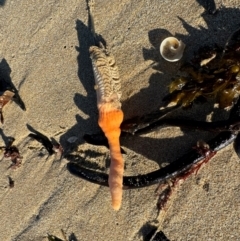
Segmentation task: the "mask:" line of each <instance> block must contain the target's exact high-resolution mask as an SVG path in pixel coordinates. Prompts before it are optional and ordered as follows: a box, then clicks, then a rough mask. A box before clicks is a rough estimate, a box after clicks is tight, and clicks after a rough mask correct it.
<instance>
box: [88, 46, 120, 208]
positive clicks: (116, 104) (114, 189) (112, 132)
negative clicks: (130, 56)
mask: <svg viewBox="0 0 240 241" xmlns="http://www.w3.org/2000/svg"><path fill="white" fill-rule="evenodd" d="M90 56H91V59H92V65H93V72H94V77H95V84H96V85H95V89H96V91H97V104H98V110H99V119H98V124H99V126H100V127H101V129H102V131H103V132H104V134H105V136H106V137H107V139H108V144H109V148H110V155H111V165H110V173H109V180H108V184H109V187H110V192H111V196H112V207H113V209H115V210H119V208H120V206H121V202H122V185H123V171H124V160H123V157H122V154H121V151H120V141H119V137H120V133H121V130H120V125H121V123H122V121H123V112H122V110H121V103H120V98H121V91H120V88H121V86H120V80H119V74H118V68H117V66H116V65H115V59H114V57H113V56H112V55H110V53H108V51H107V50H106V49H105V48H104V47H97V46H92V47H90Z"/></svg>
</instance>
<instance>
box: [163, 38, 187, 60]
mask: <svg viewBox="0 0 240 241" xmlns="http://www.w3.org/2000/svg"><path fill="white" fill-rule="evenodd" d="M185 46H186V45H185V44H184V43H183V42H182V41H181V40H180V41H179V40H178V39H176V38H174V37H168V38H165V39H164V40H163V41H162V43H161V45H160V54H161V55H162V57H163V58H164V59H165V60H167V61H169V62H176V61H178V60H180V59H181V58H182V55H183V51H184V49H185Z"/></svg>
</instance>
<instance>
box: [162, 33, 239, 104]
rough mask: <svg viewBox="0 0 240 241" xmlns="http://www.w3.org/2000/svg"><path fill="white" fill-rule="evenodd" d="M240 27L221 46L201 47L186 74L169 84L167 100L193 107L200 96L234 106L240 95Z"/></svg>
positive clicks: (184, 70)
mask: <svg viewBox="0 0 240 241" xmlns="http://www.w3.org/2000/svg"><path fill="white" fill-rule="evenodd" d="M239 35H240V30H237V31H236V32H234V34H232V35H231V36H230V39H229V40H228V41H227V43H226V45H225V46H224V47H223V48H221V47H218V46H215V47H201V48H199V50H198V52H197V53H195V55H194V58H193V59H192V61H191V62H190V63H186V64H184V65H183V66H182V67H181V71H182V72H184V73H185V74H186V75H185V76H184V75H183V76H180V77H177V78H175V79H174V80H173V81H172V82H171V83H170V85H169V95H167V96H166V97H164V99H163V100H164V101H166V102H167V104H170V103H175V104H178V105H181V106H182V107H191V105H192V104H193V102H194V101H195V100H197V99H198V98H199V97H203V98H204V99H206V100H209V99H214V100H215V102H216V103H217V104H218V105H219V107H220V108H231V107H232V106H233V105H234V103H236V101H237V99H238V98H239V95H240V41H239V39H240V37H239Z"/></svg>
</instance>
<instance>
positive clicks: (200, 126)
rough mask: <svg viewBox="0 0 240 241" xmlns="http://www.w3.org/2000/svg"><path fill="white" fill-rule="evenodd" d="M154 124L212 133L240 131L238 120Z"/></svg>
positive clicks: (163, 121) (171, 120)
mask: <svg viewBox="0 0 240 241" xmlns="http://www.w3.org/2000/svg"><path fill="white" fill-rule="evenodd" d="M156 124H158V125H167V126H177V127H184V128H188V129H194V130H203V131H212V132H222V131H239V130H240V120H223V121H214V122H206V121H195V120H184V119H164V120H162V121H161V122H158V123H155V125H156ZM151 128H153V127H151ZM142 131H143V130H142ZM137 133H139V134H140V133H142V132H140V131H139V132H137Z"/></svg>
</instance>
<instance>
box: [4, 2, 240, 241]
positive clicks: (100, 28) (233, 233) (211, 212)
mask: <svg viewBox="0 0 240 241" xmlns="http://www.w3.org/2000/svg"><path fill="white" fill-rule="evenodd" d="M205 2H207V1H201V0H198V1H197V0H196V1H190V0H175V1H169V0H168V1H159V0H147V1H146V0H133V1H129V0H123V1H117V0H112V1H107V0H95V4H94V12H93V15H94V20H95V30H96V32H97V33H99V34H101V36H102V37H103V38H104V39H105V41H106V43H107V45H108V48H109V50H110V51H111V52H112V54H113V55H114V56H115V58H116V62H117V65H118V67H119V72H120V75H121V84H122V93H123V95H122V109H123V111H124V114H125V118H126V119H127V118H130V117H133V116H136V115H144V114H146V113H149V112H151V111H153V110H155V109H157V108H159V107H161V106H163V102H162V98H163V97H164V96H165V95H166V94H167V93H168V88H167V87H168V85H169V83H170V82H171V79H172V78H173V77H175V76H176V75H177V74H179V67H180V65H181V63H182V62H176V63H170V62H167V61H165V60H164V59H163V58H162V57H161V56H160V53H159V46H160V43H161V41H162V40H163V39H164V38H165V37H168V36H176V37H177V38H179V39H181V40H182V41H183V42H184V43H185V44H186V46H187V47H186V49H185V52H184V57H183V60H182V61H184V60H187V59H189V58H191V56H192V55H193V53H194V51H196V50H197V49H198V47H199V46H202V45H206V44H207V45H211V44H214V43H216V44H218V45H220V46H223V45H224V43H225V42H226V40H227V38H228V37H229V36H230V34H231V33H232V32H233V31H234V30H236V29H237V28H238V27H239V23H240V2H239V1H237V0H222V1H216V8H218V11H217V12H216V13H215V14H209V13H208V12H207V11H206V9H209V8H210V10H211V8H212V7H213V6H207V4H205ZM209 2H212V1H209ZM210 12H211V11H210ZM0 29H1V31H0V43H1V44H0V53H1V62H0V71H1V75H0V78H1V79H2V78H3V79H5V80H7V81H11V82H12V83H13V84H14V86H15V87H16V89H17V90H18V91H19V95H20V96H21V98H22V100H23V102H24V104H25V106H26V111H23V110H22V109H21V108H20V107H19V106H18V105H17V104H16V103H15V102H10V103H8V104H7V105H6V106H4V108H3V115H4V124H2V125H1V133H0V134H1V140H0V146H4V145H6V140H7V137H10V136H11V137H14V138H15V142H14V145H16V146H17V147H18V148H19V151H20V153H21V155H22V157H23V159H22V164H21V166H20V167H18V168H16V169H12V168H9V166H10V165H11V160H10V159H9V158H2V159H1V161H0V240H4V241H46V240H48V239H47V234H52V235H55V236H57V237H59V238H61V239H62V240H63V236H62V233H61V229H62V230H64V232H65V233H66V236H67V239H68V240H75V241H76V240H78V241H92V240H98V241H126V240H129V241H138V240H144V241H147V240H150V239H151V238H149V236H148V234H149V233H150V232H151V231H153V230H154V229H156V230H157V231H160V230H161V231H162V232H163V233H164V234H165V236H166V237H167V238H168V240H170V241H187V240H189V241H190V240H191V241H192V240H194V241H196V240H197V241H198V240H199V241H201V240H209V241H210V240H211V241H213V240H218V241H219V240H224V241H226V240H234V241H236V240H240V228H239V227H240V175H239V173H240V163H239V158H238V157H237V155H236V153H235V152H234V149H233V145H229V146H228V147H226V148H224V149H223V150H221V151H219V152H218V153H217V154H216V155H215V157H214V158H212V159H211V161H210V162H209V163H208V164H207V165H204V166H203V167H202V168H201V169H200V170H199V172H198V173H197V174H196V175H191V176H190V177H189V178H188V179H187V180H186V181H185V182H184V183H183V184H182V185H180V186H178V188H177V189H176V190H175V191H174V193H173V195H172V196H171V199H170V200H169V202H168V203H167V206H166V207H165V209H164V210H162V211H161V212H160V214H158V211H157V207H156V204H157V201H158V196H157V195H156V194H155V189H156V188H157V185H154V186H150V187H147V188H142V189H135V190H125V191H124V193H123V202H122V207H121V209H120V210H119V211H118V212H116V211H114V210H113V209H112V207H111V199H110V193H109V189H108V188H107V187H101V186H99V185H96V184H92V183H90V182H87V181H85V180H82V179H80V178H77V177H75V176H73V175H71V174H70V173H69V171H68V170H67V168H66V164H67V163H68V162H69V161H72V160H78V161H79V163H81V165H83V166H84V167H91V168H93V169H95V170H98V171H102V172H106V173H107V172H108V171H109V162H110V159H109V150H108V149H107V148H105V147H100V146H93V145H90V144H87V143H85V142H84V140H83V135H84V134H86V133H89V134H91V133H96V132H98V131H99V127H98V124H97V119H98V110H97V105H96V92H95V90H94V77H93V72H92V66H91V61H90V58H89V52H88V50H89V47H90V46H91V45H92V44H93V38H92V34H91V32H90V30H89V23H88V11H87V4H86V1H85V0H79V1H77V0H69V1H62V0H58V1H57V0H48V1H46V0H43V1H39V0H36V1H32V0H21V1H20V0H15V1H13V0H2V1H0ZM175 116H181V117H187V118H194V119H198V120H206V119H207V120H211V119H212V118H213V117H214V120H220V119H224V118H226V117H227V116H228V112H226V111H223V110H219V109H213V108H212V105H211V104H204V105H194V106H193V108H192V109H190V110H187V111H183V110H179V111H178V112H177V113H175ZM28 126H31V127H33V128H34V129H36V130H38V131H40V132H42V133H43V134H45V135H46V136H48V137H49V138H50V137H52V138H54V139H56V140H57V141H59V142H60V143H61V145H62V146H63V148H64V150H65V152H66V153H67V154H68V155H66V156H65V157H64V158H62V159H61V160H59V156H58V155H52V156H48V152H47V150H46V149H45V148H44V147H43V146H42V145H41V144H40V143H39V142H37V141H36V140H34V139H32V138H29V137H28V134H29V133H30V131H29V129H28V128H27V127H28ZM213 136H214V134H213V133H205V132H197V131H192V130H181V129H179V128H176V127H175V128H174V127H166V128H163V129H161V130H159V131H156V132H152V133H148V134H145V135H142V136H138V137H136V136H129V137H128V138H126V139H124V140H122V141H121V145H122V147H123V149H124V150H125V152H126V154H124V159H125V175H137V174H143V173H147V172H150V171H152V170H156V169H158V168H159V166H161V165H164V164H167V163H169V162H171V161H173V160H175V159H176V158H177V157H179V156H181V155H183V154H184V153H185V152H186V151H187V150H189V149H191V147H193V146H194V145H195V144H196V142H197V141H198V140H199V139H202V140H209V139H211V138H212V137H213ZM71 137H72V138H71ZM69 138H70V139H69ZM72 140H75V142H71V141H72ZM2 156H3V153H2ZM9 176H10V177H11V178H12V179H13V180H14V187H13V188H10V187H9V179H8V177H9Z"/></svg>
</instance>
